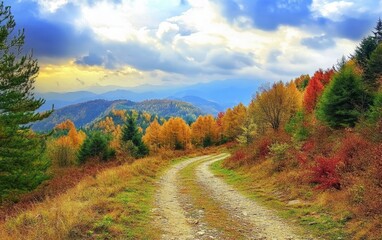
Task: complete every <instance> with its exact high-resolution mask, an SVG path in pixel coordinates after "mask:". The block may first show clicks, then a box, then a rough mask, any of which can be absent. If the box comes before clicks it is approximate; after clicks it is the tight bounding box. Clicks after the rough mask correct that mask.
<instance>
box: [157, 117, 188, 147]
mask: <svg viewBox="0 0 382 240" xmlns="http://www.w3.org/2000/svg"><path fill="white" fill-rule="evenodd" d="M161 142H162V146H164V147H166V148H169V149H175V150H180V149H186V148H188V147H189V145H190V143H191V130H190V127H189V126H188V125H187V123H186V122H185V121H184V120H183V119H182V118H180V117H175V118H170V119H169V120H168V121H167V122H165V123H164V124H163V126H162V131H161Z"/></svg>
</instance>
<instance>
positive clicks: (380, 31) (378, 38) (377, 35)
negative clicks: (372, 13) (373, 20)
mask: <svg viewBox="0 0 382 240" xmlns="http://www.w3.org/2000/svg"><path fill="white" fill-rule="evenodd" d="M374 29H375V31H373V33H374V40H375V42H376V43H377V44H380V43H381V42H382V20H381V18H379V19H378V22H377V26H376V27H375V28H374Z"/></svg>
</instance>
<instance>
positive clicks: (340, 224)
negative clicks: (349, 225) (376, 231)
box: [211, 160, 348, 239]
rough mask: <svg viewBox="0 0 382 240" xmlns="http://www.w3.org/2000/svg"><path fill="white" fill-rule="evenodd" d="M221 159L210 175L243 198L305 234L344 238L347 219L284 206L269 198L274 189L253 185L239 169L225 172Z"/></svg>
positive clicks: (304, 207)
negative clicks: (300, 228) (297, 227)
mask: <svg viewBox="0 0 382 240" xmlns="http://www.w3.org/2000/svg"><path fill="white" fill-rule="evenodd" d="M222 163H223V160H221V161H218V162H215V163H213V164H212V165H211V170H212V172H213V173H214V174H215V175H217V176H219V177H222V178H223V179H224V180H225V181H226V182H227V183H228V184H230V185H232V186H233V187H234V188H236V189H237V190H238V191H240V192H241V193H243V194H244V195H246V196H247V197H249V198H251V199H254V200H256V201H257V202H259V203H260V204H262V205H263V206H266V207H268V208H271V209H274V210H276V212H277V213H278V215H279V216H281V217H282V218H284V219H287V220H289V221H292V222H296V223H298V224H299V225H300V226H302V227H303V228H304V229H305V230H306V231H304V232H307V233H309V234H312V235H314V236H319V237H321V238H322V237H323V238H325V239H347V238H348V236H346V234H345V233H344V230H343V229H344V226H345V223H346V221H347V220H346V219H347V217H346V216H344V218H343V219H339V220H334V219H333V218H332V217H331V216H330V214H328V212H327V211H326V210H325V209H324V208H322V207H320V206H314V205H309V204H306V205H287V203H285V202H283V201H281V200H279V199H278V198H277V197H275V196H272V195H271V194H270V193H271V192H272V190H274V189H270V188H271V186H267V185H265V184H264V185H260V184H256V183H255V181H254V179H253V178H252V177H251V176H250V175H249V174H248V173H245V172H244V171H242V170H237V171H236V170H231V169H226V168H224V167H223V166H222Z"/></svg>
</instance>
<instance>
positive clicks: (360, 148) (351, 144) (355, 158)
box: [336, 134, 369, 172]
mask: <svg viewBox="0 0 382 240" xmlns="http://www.w3.org/2000/svg"><path fill="white" fill-rule="evenodd" d="M368 148H369V143H368V142H367V141H366V140H365V139H363V138H362V137H360V136H358V135H355V134H347V136H346V137H345V138H344V139H343V140H342V142H341V145H340V148H339V149H338V151H337V153H336V157H337V158H338V160H339V161H341V163H343V164H342V166H343V167H342V170H344V171H347V172H349V171H354V170H362V169H363V168H364V167H362V166H364V165H365V164H368V163H367V162H360V157H361V155H362V154H366V153H367V149H368Z"/></svg>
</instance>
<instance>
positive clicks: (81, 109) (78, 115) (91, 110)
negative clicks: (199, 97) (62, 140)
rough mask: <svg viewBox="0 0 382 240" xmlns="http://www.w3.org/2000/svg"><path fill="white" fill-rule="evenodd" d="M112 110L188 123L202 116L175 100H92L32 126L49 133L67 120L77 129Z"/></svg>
mask: <svg viewBox="0 0 382 240" xmlns="http://www.w3.org/2000/svg"><path fill="white" fill-rule="evenodd" d="M112 109H118V110H133V109H134V110H136V111H142V112H148V113H150V114H152V115H157V116H159V117H161V118H169V117H173V116H179V117H182V118H183V119H185V120H186V121H188V122H192V121H195V119H196V118H197V117H198V116H199V115H202V111H201V110H200V109H199V108H197V107H195V106H193V105H192V104H190V103H186V102H181V101H176V100H149V101H143V102H132V101H128V100H115V101H107V100H100V99H99V100H93V101H88V102H83V103H78V104H73V105H70V106H66V107H63V108H60V109H57V110H55V111H54V112H53V114H52V115H51V116H49V117H48V118H46V119H44V120H42V121H39V122H36V123H35V124H33V126H32V129H33V130H35V131H50V130H51V129H52V128H53V127H54V126H55V125H57V124H58V123H60V122H63V121H65V120H67V119H70V120H72V121H73V123H74V124H75V125H76V126H77V127H78V128H83V127H85V126H86V125H88V124H90V123H92V122H94V121H95V120H97V119H101V118H103V117H104V116H106V115H108V114H109V113H110V111H111V110H112Z"/></svg>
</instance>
